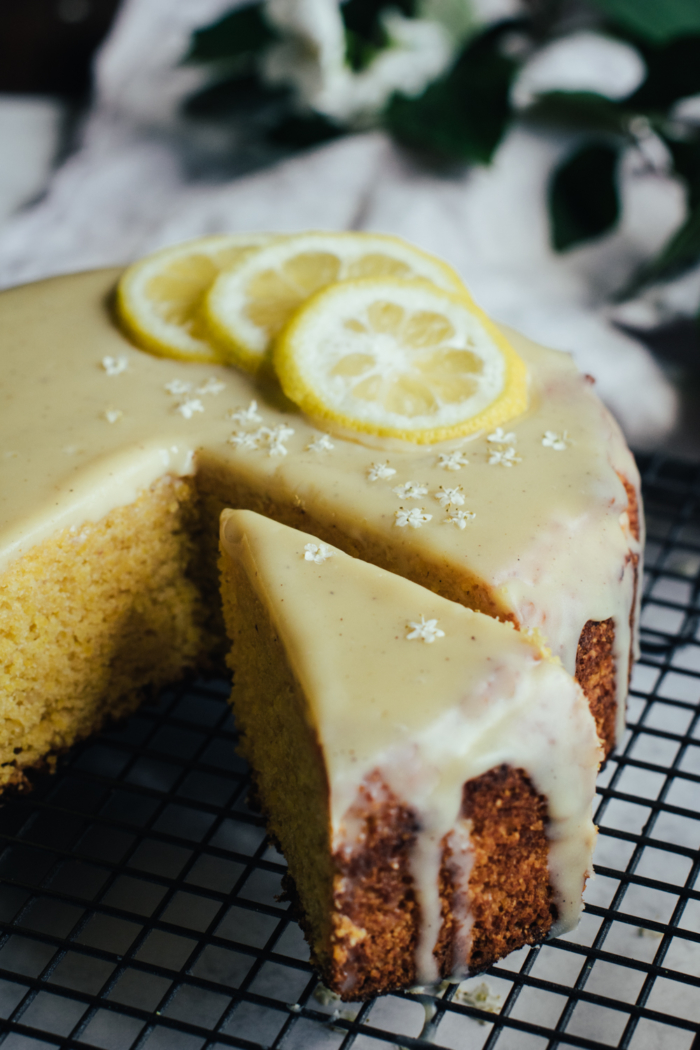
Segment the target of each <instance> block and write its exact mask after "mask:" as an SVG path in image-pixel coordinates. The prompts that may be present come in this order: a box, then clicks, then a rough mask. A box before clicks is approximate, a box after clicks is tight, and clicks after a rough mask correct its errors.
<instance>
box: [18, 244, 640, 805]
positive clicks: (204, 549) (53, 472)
mask: <svg viewBox="0 0 700 1050" xmlns="http://www.w3.org/2000/svg"><path fill="white" fill-rule="evenodd" d="M309 236H310V235H301V236H298V237H296V238H295V237H289V238H261V237H260V236H259V235H255V236H253V237H250V238H245V237H215V238H205V239H203V240H202V241H199V242H193V243H191V244H189V245H185V246H180V247H178V248H175V249H168V250H166V251H164V252H162V253H159V254H156V255H155V256H152V257H150V258H149V259H147V260H144V261H143V262H141V263H137V264H135V266H134V267H132V268H130V269H129V270H127V271H126V273H122V272H121V271H118V270H103V271H97V272H92V273H85V274H78V275H74V276H68V277H59V278H54V279H52V280H47V281H42V282H39V283H37V284H34V285H29V286H25V287H21V288H16V289H12V290H10V291H7V292H4V293H2V294H1V295H0V359H1V360H2V361H3V368H4V382H3V388H2V389H3V392H2V398H3V400H2V416H1V417H0V419H1V424H0V425H1V426H2V435H3V437H2V443H1V452H0V455H1V460H0V462H1V464H2V476H3V484H2V487H1V489H0V572H1V573H2V595H3V597H2V606H1V609H0V616H1V622H0V643H1V645H2V660H1V662H0V668H1V671H0V674H1V675H2V684H1V688H2V692H1V694H0V696H1V699H0V779H1V781H2V784H8V783H22V782H23V780H24V774H25V771H26V770H27V769H29V768H31V767H33V766H36V765H38V764H40V763H42V762H47V761H48V762H50V763H51V762H53V760H54V756H55V755H56V754H57V753H58V752H60V751H61V750H62V749H64V748H66V747H68V746H70V745H71V744H72V743H73V742H74V741H75V740H77V739H79V738H80V737H81V736H84V735H85V734H86V733H88V732H90V731H92V730H93V729H94V728H96V727H97V726H99V724H100V723H101V722H102V721H103V720H104V719H105V718H106V717H108V716H110V715H111V714H122V713H125V712H126V711H128V710H130V709H132V708H133V707H134V705H135V704H136V703H138V701H139V699H140V697H142V696H143V693H144V690H150V689H153V688H154V687H158V686H159V685H161V684H162V683H163V682H166V681H172V680H173V679H174V678H176V677H177V676H178V675H180V674H181V673H183V672H184V671H186V670H187V669H190V668H194V667H197V666H201V665H202V663H203V662H205V661H206V659H207V658H208V657H209V656H210V655H211V654H212V653H214V652H216V651H217V647H219V648H220V647H221V644H222V637H223V631H222V624H221V619H220V603H219V598H218V580H217V570H216V559H217V557H218V521H219V516H220V512H221V510H222V509H223V508H224V507H227V506H228V507H239V508H248V509H251V510H255V511H257V512H258V513H261V514H263V515H265V516H267V517H270V518H274V519H276V520H279V521H281V522H284V523H286V524H288V525H290V526H293V527H298V528H302V529H304V530H306V531H309V532H311V533H313V534H314V535H315V536H317V537H319V538H320V539H321V540H322V541H324V542H327V543H332V544H333V545H334V546H336V547H338V548H340V549H342V550H344V551H346V552H347V553H349V554H352V555H354V556H356V557H359V558H362V559H364V560H365V561H368V562H372V563H374V564H376V565H379V566H381V567H383V568H385V569H388V570H390V571H392V572H395V573H397V574H399V575H401V576H404V577H406V578H407V579H411V580H413V581H414V582H416V583H418V584H420V585H422V586H423V587H426V588H428V589H429V590H431V591H434V592H435V593H438V594H441V595H442V596H443V597H446V598H449V599H451V600H452V601H456V602H459V603H461V604H463V605H465V606H468V607H470V608H474V609H477V610H480V611H482V612H484V613H486V614H487V615H490V616H492V617H496V618H498V619H500V620H503V621H510V622H511V623H513V624H514V625H515V626H516V627H518V628H536V629H537V630H539V631H540V633H541V635H542V637H543V638H544V639H546V643H547V645H548V646H549V647H550V648H551V650H552V652H553V653H554V654H555V655H556V656H558V657H560V659H561V661H562V663H563V665H564V667H565V669H566V670H567V671H568V672H569V674H572V675H575V676H576V678H577V680H578V681H579V682H580V683H581V685H582V687H583V689H584V692H585V693H586V695H587V697H588V699H589V702H590V704H591V707H592V710H593V712H594V716H595V718H596V722H597V725H598V729H599V733H600V735H601V739H602V740H603V742H604V746H605V748H606V750H607V751H609V750H610V749H611V748H612V747H613V746H614V742H615V739H616V737H619V735H620V732H621V727H622V725H623V724H624V706H625V697H626V691H627V683H628V675H629V668H630V658H631V650H632V648H633V630H632V623H633V622H634V617H635V609H636V599H635V593H636V576H637V571H638V560H639V551H640V536H639V513H638V508H639V487H638V485H639V483H638V476H637V472H636V468H635V464H634V460H633V458H632V456H631V454H630V452H629V450H628V449H627V447H626V445H625V442H624V439H623V437H622V435H621V433H620V431H619V429H618V427H617V425H616V423H615V422H614V420H613V419H612V418H611V416H610V414H609V413H608V412H607V410H606V409H605V408H604V407H603V406H602V405H601V403H600V401H599V400H598V398H597V397H596V395H595V392H594V390H593V388H592V385H591V383H590V382H589V380H588V379H587V378H586V377H583V376H581V375H580V374H579V373H578V372H577V370H576V368H575V366H574V364H573V362H572V361H571V359H570V357H569V356H568V355H566V354H562V353H559V352H557V351H553V350H548V349H545V348H543V347H540V346H537V345H535V344H534V343H532V342H530V341H529V340H527V339H525V338H523V337H522V336H520V335H518V334H517V333H515V332H511V331H507V330H505V329H497V328H496V327H495V326H494V325H491V324H490V322H488V321H487V319H485V318H483V315H480V314H478V311H477V312H473V323H472V325H471V329H470V330H469V331H463V332H461V333H458V332H456V330H455V326H456V327H457V328H459V326H460V325H462V328H463V327H464V323H466V322H464V313H465V311H464V310H462V313H461V314H460V313H459V310H458V309H457V307H455V305H454V297H455V289H456V287H457V285H458V283H459V279H458V278H457V277H456V275H454V274H453V273H452V271H449V269H448V268H447V267H445V266H444V265H443V264H442V263H439V262H437V261H436V260H434V259H432V258H431V257H427V256H424V255H423V253H420V252H417V251H416V250H415V249H412V248H411V246H410V245H404V244H403V243H402V242H396V241H394V240H393V239H392V238H380V237H375V236H372V237H368V238H365V237H362V236H359V235H341V236H339V235H324V236H323V237H322V236H321V235H317V234H316V235H312V236H311V240H310V241H309V239H308V238H309ZM324 238H325V239H324ZM275 246H276V247H275ZM295 246H296V247H295ZM273 249H274V251H273ZM271 252H272V257H271V256H270V253H271ZM275 252H277V255H279V253H282V258H281V260H280V259H279V258H277V256H275ZM363 252H364V254H363ZM260 256H262V257H263V262H264V263H265V265H264V266H263V268H262V269H260V268H259V269H258V270H257V271H256V270H255V269H253V270H252V271H251V259H252V258H255V257H258V258H259V257H260ZM426 260H427V261H426ZM241 271H242V274H243V278H245V281H244V286H243V287H244V292H245V296H243V297H242V298H241V296H240V295H239V297H238V303H239V311H238V315H236V314H235V311H234V314H233V317H231V316H227V315H226V311H225V310H222V309H221V304H220V300H221V296H220V294H219V292H220V288H221V284H222V282H223V284H224V285H225V287H226V288H227V289H228V293H229V300H230V301H233V299H235V296H234V295H233V292H234V291H235V289H232V288H231V282H232V274H235V273H236V272H241ZM382 273H388V274H389V281H386V280H385V279H384V278H383V277H382ZM336 278H342V279H343V280H346V279H348V287H350V286H352V287H351V288H350V291H351V296H350V308H351V311H352V310H356V311H359V314H358V316H357V317H353V316H347V310H346V306H347V302H344V301H340V302H339V303H335V301H334V300H333V295H334V294H335V291H337V289H338V288H339V287H341V285H339V284H338V283H333V282H334V281H335V280H336ZM358 278H359V280H358ZM404 278H408V279H410V280H411V281H414V283H413V285H412V286H411V288H410V289H409V291H410V295H409V297H408V298H407V297H406V294H405V293H406V289H405V288H398V289H397V288H394V287H392V285H391V282H392V281H393V282H397V283H398V284H401V280H403V279H404ZM418 278H420V280H421V281H422V282H423V284H424V285H426V284H428V283H429V282H430V287H432V288H435V289H437V287H438V282H442V287H441V291H440V295H442V297H443V298H442V299H440V300H439V301H438V302H437V308H435V304H434V303H435V301H434V302H433V308H432V309H426V308H425V307H422V308H420V309H412V308H411V307H410V302H411V298H410V296H415V295H416V294H417V292H416V288H415V280H414V279H418ZM353 282H354V284H353ZM363 282H364V283H363ZM373 282H374V284H373ZM377 282H378V284H377ZM382 282H384V283H382ZM324 285H328V286H329V287H328V288H327V291H325V292H324V291H323V288H324ZM359 285H362V286H363V287H362V288H358V286H359ZM117 286H118V296H117V307H118V311H119V321H117V319H116V317H115V313H114V295H115V290H116V289H117ZM319 288H320V289H321V292H320V293H318V294H316V295H312V296H311V299H310V300H309V299H308V297H309V294H310V293H311V292H314V290H317V289H319ZM363 289H364V291H363ZM360 293H362V294H360ZM328 294H330V296H331V303H330V318H331V321H333V319H334V318H335V320H336V321H337V320H339V321H340V324H339V326H338V331H336V332H335V333H334V332H332V331H326V332H325V335H324V330H323V329H322V330H321V335H322V336H323V339H325V342H326V344H327V345H330V346H332V348H333V355H334V356H333V367H332V369H331V370H330V371H331V372H332V373H333V374H331V375H330V376H329V375H325V379H327V380H328V382H326V384H325V387H324V386H321V387H320V388H319V389H317V390H314V379H313V374H312V377H311V379H310V380H309V379H308V376H307V378H306V380H305V375H304V369H303V366H304V364H305V362H304V360H303V355H302V359H301V361H296V362H295V357H294V349H295V339H296V343H297V344H298V343H299V339H298V336H299V333H300V331H301V332H303V325H302V326H301V328H300V326H299V323H298V319H299V317H300V316H301V315H302V314H305V315H306V317H307V320H308V321H310V323H311V329H312V330H311V332H310V336H309V339H308V340H307V341H306V342H303V341H302V350H305V348H306V347H307V346H308V347H310V348H311V350H314V351H317V350H318V345H317V343H318V339H316V337H317V335H318V324H316V329H315V330H314V323H315V320H316V319H317V318H318V317H320V318H321V321H323V318H324V317H326V318H327V317H328V316H329V311H328V309H325V310H324V308H323V303H321V306H320V307H318V306H317V305H316V300H317V299H318V298H319V295H320V297H321V298H322V299H323V297H324V296H326V295H328ZM421 294H422V293H421ZM362 295H364V297H365V298H364V300H363V301H360V300H362ZM436 295H437V292H436ZM353 296H354V297H355V298H354V299H353ZM358 296H359V297H360V299H359V300H358ZM368 296H369V301H368ZM401 296H403V299H401ZM438 298H439V297H438ZM463 301H464V303H465V304H466V307H468V310H472V307H473V304H471V300H469V299H468V296H467V293H466V292H464V300H463ZM246 303H248V305H247V306H246ZM217 304H219V305H218V306H217ZM343 310H345V314H344V313H343ZM450 311H451V312H452V321H451V320H450V317H448V316H447V315H448V314H449V313H450ZM473 311H476V308H473ZM467 312H468V311H467ZM210 313H213V314H214V315H216V316H214V318H213V320H212V328H217V326H218V329H221V327H222V326H226V325H228V328H229V330H230V331H231V332H232V333H233V334H232V336H231V340H230V345H229V344H226V345H224V344H223V342H219V341H216V340H214V339H213V338H209V336H208V335H207V333H208V332H209V329H208V328H207V324H208V317H209V314H210ZM229 313H230V311H229ZM458 315H459V316H458ZM290 316H291V323H290V324H288V325H287V329H284V330H282V332H281V336H284V335H285V332H286V331H290V332H291V334H290V337H289V338H287V339H285V338H281V337H280V336H278V338H277V340H276V353H277V350H278V349H279V350H280V351H285V350H286V351H287V352H286V355H285V353H281V357H280V359H279V362H278V364H279V368H280V370H281V371H282V372H283V373H284V374H285V375H287V377H288V380H289V384H290V392H291V394H292V395H293V396H295V397H298V398H299V400H304V399H305V398H306V400H307V402H308V404H307V411H306V412H305V413H304V412H302V411H301V409H300V408H299V406H298V404H296V403H295V402H294V401H293V400H291V399H290V398H289V397H286V396H285V395H284V393H283V392H282V391H281V390H280V386H279V383H278V382H277V380H276V378H275V375H274V372H275V368H274V367H272V366H270V357H269V354H268V356H267V357H265V355H264V354H263V353H262V351H261V350H260V347H261V345H262V344H261V338H262V337H263V336H265V333H267V336H266V338H267V342H268V344H269V343H270V342H271V341H272V337H273V336H274V335H275V333H278V332H280V329H282V326H283V324H284V322H285V320H287V319H289V318H290ZM237 317H238V320H237V319H236V318H237ZM467 320H468V319H467ZM453 322H454V323H453ZM236 325H238V327H236ZM125 332H127V333H128V335H127V334H125ZM315 332H316V334H314V333H315ZM261 333H262V336H261ZM234 337H235V338H234ZM460 338H461V339H462V343H461V344H460V343H459V339H460ZM136 339H138V340H139V341H140V344H141V346H144V347H146V348H147V349H148V350H150V351H151V352H144V350H143V349H141V348H140V347H138V346H136V345H135V343H134V340H136ZM236 339H238V341H239V342H241V343H245V344H246V346H247V350H246V351H245V353H244V354H242V356H241V355H239V357H240V360H239V359H237V358H236V357H235V354H234V355H232V354H231V345H235V343H236ZM314 339H316V343H315V342H314ZM344 340H350V343H349V344H348V343H346V342H344ZM322 341H323V340H322ZM343 346H346V347H349V349H348V352H347V353H345V354H344V355H343V352H342V350H343ZM154 353H159V354H161V355H163V356H161V357H157V356H154ZM246 353H247V354H249V355H253V356H254V357H255V355H257V357H255V362H254V365H250V361H249V360H248V358H246V356H245V354H246ZM401 355H403V357H402V356H401ZM480 355H481V356H480ZM178 358H179V359H178ZM261 358H262V363H261V360H260V359H261ZM407 359H408V360H409V361H410V367H409V368H408V369H405V368H404V369H403V370H402V368H401V366H400V362H401V361H402V360H404V361H405V360H407ZM232 360H233V366H231V361H232ZM274 360H275V362H277V357H275V359H274ZM226 361H228V362H229V364H225V363H223V362H226ZM241 361H243V363H244V364H245V365H246V367H248V368H249V370H248V371H246V370H244V369H242V368H241V367H236V365H238V366H240V365H241ZM217 362H221V363H217ZM397 362H398V365H397ZM312 364H313V362H312ZM317 365H318V354H316V366H317ZM317 371H318V369H317ZM255 373H257V374H255ZM320 374H321V375H322V378H323V370H322V369H321V371H320ZM482 378H483V379H484V382H485V384H486V386H484V385H483V383H482V385H481V386H479V382H481V380H482ZM305 383H306V386H305ZM523 383H524V384H525V385H523ZM475 385H476V387H477V397H476V404H474V402H473V401H472V402H469V399H470V396H471V394H472V393H473V389H474V387H475ZM344 388H345V389H350V392H351V394H353V395H355V394H356V396H355V397H354V402H355V406H357V404H359V405H360V407H361V408H362V406H365V407H367V408H368V409H369V410H371V411H373V412H374V413H375V416H376V417H377V418H378V420H379V425H378V426H377V425H374V424H375V423H376V420H375V421H374V423H373V420H372V419H369V420H368V419H367V418H359V420H358V418H357V417H355V418H353V417H352V409H353V404H352V402H353V397H350V398H349V399H348V403H349V405H350V407H349V408H348V405H347V404H346V405H343V404H340V406H339V407H337V406H335V404H334V401H333V399H334V397H336V394H337V392H338V389H340V391H341V394H342V391H343V389H344ZM295 390H296V392H295ZM484 390H486V393H487V395H488V396H490V397H491V402H490V403H489V402H488V397H487V398H486V402H487V403H486V405H485V407H484V397H483V396H482V395H483V393H484ZM299 391H300V393H299ZM326 391H327V396H326ZM489 391H490V394H489ZM479 397H481V402H479ZM324 398H325V407H326V412H327V414H326V416H325V417H324V416H322V415H321V414H320V412H319V411H317V410H318V405H319V403H320V404H321V408H322V409H323V405H324ZM464 402H469V403H470V404H471V408H472V409H473V411H471V416H470V414H469V412H467V413H466V416H465V417H464V418H462V419H461V420H460V419H459V418H457V417H458V416H459V411H461V406H462V403H464ZM455 404H456V409H457V417H455V415H454V413H453V412H452V409H453V407H454V406H455ZM494 404H496V408H497V412H496V414H495V415H494V414H493V412H492V411H491V408H492V407H493V405H494ZM445 406H446V408H445ZM499 406H500V408H499ZM397 409H398V411H397ZM402 411H403V417H401V412H402ZM309 412H311V413H312V414H309ZM314 412H315V413H316V414H313V413H314ZM450 413H452V415H450ZM333 417H335V419H334V418H333ZM397 418H399V422H400V423H401V422H402V423H403V429H401V428H400V427H398V428H397V427H393V429H392V427H390V426H389V427H388V428H386V427H385V428H384V429H385V430H386V429H388V430H389V433H388V434H387V433H385V432H381V431H382V425H381V424H382V422H383V421H385V420H386V419H388V420H389V423H391V422H392V420H395V419H397ZM338 419H340V421H341V424H342V425H340V424H339V423H338ZM455 419H456V422H455ZM436 420H437V421H440V422H442V423H443V425H442V426H441V427H436V426H435V422H436ZM499 420H500V421H499ZM465 424H466V426H465ZM474 426H476V429H474ZM373 427H374V429H373ZM421 427H422V429H421ZM460 428H461V429H460ZM377 431H379V432H377ZM463 431H464V432H463ZM455 432H456V434H457V436H450V435H454V434H455ZM397 433H398V434H403V437H400V436H396V434H397ZM392 434H393V436H392ZM426 435H427V438H428V440H427V442H426ZM414 439H415V440H414Z"/></svg>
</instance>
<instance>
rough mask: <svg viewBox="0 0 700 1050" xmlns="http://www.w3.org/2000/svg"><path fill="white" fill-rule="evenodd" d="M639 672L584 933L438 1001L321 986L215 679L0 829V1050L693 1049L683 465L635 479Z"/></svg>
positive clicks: (24, 804) (695, 648)
mask: <svg viewBox="0 0 700 1050" xmlns="http://www.w3.org/2000/svg"><path fill="white" fill-rule="evenodd" d="M641 465H642V469H643V473H644V481H645V497H646V506H647V520H648V530H649V547H648V555H647V575H646V579H645V585H644V611H643V616H642V628H643V657H642V660H641V662H640V664H639V665H638V666H637V668H636V671H635V675H634V679H633V687H632V697H631V703H630V711H629V727H628V731H627V735H626V737H625V740H624V742H623V745H622V747H621V748H620V749H619V751H618V753H617V754H616V755H615V756H614V757H613V759H612V760H611V761H610V762H609V763H608V766H607V768H606V769H605V771H604V772H603V774H602V775H601V778H600V785H599V798H598V803H597V813H596V822H597V823H598V824H599V825H600V836H599V846H598V851H597V872H598V874H597V878H596V880H595V881H594V882H593V883H592V884H591V885H590V887H589V890H588V891H587V907H586V912H585V914H584V917H583V920H582V923H581V925H580V927H579V929H578V930H577V931H576V932H575V933H573V934H570V935H567V936H566V937H563V938H559V939H556V940H552V941H549V942H548V943H547V944H545V945H544V946H541V947H539V948H533V949H522V950H521V951H519V952H516V953H514V954H513V955H511V956H510V957H509V958H508V959H506V960H504V961H503V962H501V963H499V964H498V965H497V966H494V967H493V968H492V969H491V970H490V971H489V972H488V973H487V974H485V975H482V976H481V977H477V978H473V979H471V980H470V981H467V982H465V983H464V984H462V985H461V986H459V987H456V986H454V985H453V986H447V987H445V988H443V989H442V990H441V991H440V992H438V994H436V995H434V996H428V995H417V994H404V995H391V996H384V997H382V998H380V999H377V1000H376V1001H374V1002H371V1003H366V1004H356V1005H352V1004H340V1003H338V1002H337V1001H333V1000H332V999H329V996H328V995H327V994H325V990H324V989H323V988H322V986H319V985H318V982H317V979H316V978H315V976H314V974H313V971H312V970H311V967H310V965H309V963H308V955H307V951H306V948H305V945H304V942H303V939H302V938H301V936H300V934H299V930H298V928H297V927H296V925H295V924H294V923H293V922H292V921H290V919H289V917H288V914H287V905H286V904H284V903H280V902H279V901H278V899H277V895H278V894H279V892H280V877H281V875H282V873H283V871H284V862H283V859H282V858H281V857H280V855H279V854H277V853H276V852H275V850H274V849H273V848H272V847H271V846H270V845H269V844H268V843H267V841H266V839H265V833H264V829H263V827H262V825H261V821H260V819H259V818H258V817H257V816H256V815H255V814H254V813H252V812H251V811H249V810H248V808H247V806H246V771H245V768H244V766H243V763H242V762H241V761H240V760H239V759H238V758H237V757H236V755H235V749H234V745H235V737H236V734H235V728H234V726H233V724H232V721H231V718H230V715H229V712H228V708H227V705H226V695H227V686H226V684H225V683H224V682H202V683H199V684H197V685H196V686H195V687H193V688H186V689H177V690H171V691H168V692H167V693H166V694H165V695H163V696H162V697H161V700H160V702H159V704H158V705H157V706H145V707H143V708H142V709H141V710H140V711H139V712H138V713H137V714H136V715H134V716H133V717H132V718H131V719H130V720H129V721H128V723H127V724H125V725H122V726H120V727H118V728H116V729H114V730H112V731H109V732H105V733H103V734H101V735H100V736H99V737H98V738H95V739H91V740H90V741H88V742H86V743H85V744H84V745H82V746H81V747H79V748H77V749H76V750H75V751H74V752H73V753H72V754H71V755H70V757H69V758H68V759H67V760H66V761H65V762H64V763H63V765H62V768H61V771H60V773H59V774H58V775H57V776H56V777H47V778H46V779H45V780H44V781H43V782H42V783H41V784H40V785H39V786H38V787H37V789H36V790H35V791H34V792H33V793H32V794H31V795H28V796H21V797H18V798H16V799H14V800H12V801H10V802H9V803H8V804H6V805H5V806H4V807H3V808H2V810H0V833H1V834H2V836H3V842H2V853H1V854H0V879H1V880H2V882H1V883H0V918H2V919H3V920H4V924H3V927H2V935H1V937H0V1017H1V1018H4V1020H2V1021H0V1045H2V1047H3V1050H30V1048H32V1050H35V1048H39V1047H41V1048H44V1047H47V1046H60V1047H65V1048H68V1047H71V1048H79V1047H83V1048H84V1047H99V1048H104V1050H122V1048H123V1050H127V1048H131V1050H137V1048H139V1050H141V1048H146V1047H147V1048H148V1050H160V1048H163V1050H166V1048H167V1050H199V1048H207V1050H214V1048H216V1050H223V1048H224V1047H239V1048H248V1050H258V1048H260V1047H274V1048H280V1050H314V1048H316V1047H318V1048H319V1050H336V1048H337V1050H347V1048H350V1047H353V1050H379V1048H383V1047H388V1046H393V1047H397V1046H399V1047H404V1048H414V1050H417V1048H419V1047H422V1048H428V1047H432V1048H444V1050H448V1048H449V1050H495V1048H498V1050H531V1048H532V1050H535V1048H543V1050H544V1048H554V1047H567V1046H573V1047H587V1048H594V1047H603V1046H615V1047H625V1048H627V1047H631V1048H633V1050H662V1048H663V1050H688V1048H692V1050H700V1035H697V1034H696V1033H697V1032H698V1031H699V1030H700V1025H699V1022H700V932H699V931H700V853H698V846H699V845H700V706H699V704H698V698H699V697H700V467H692V466H688V465H683V464H680V463H677V462H673V461H669V460H666V459H663V458H660V457H657V458H652V459H647V460H644V461H643V462H642V464H641Z"/></svg>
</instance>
